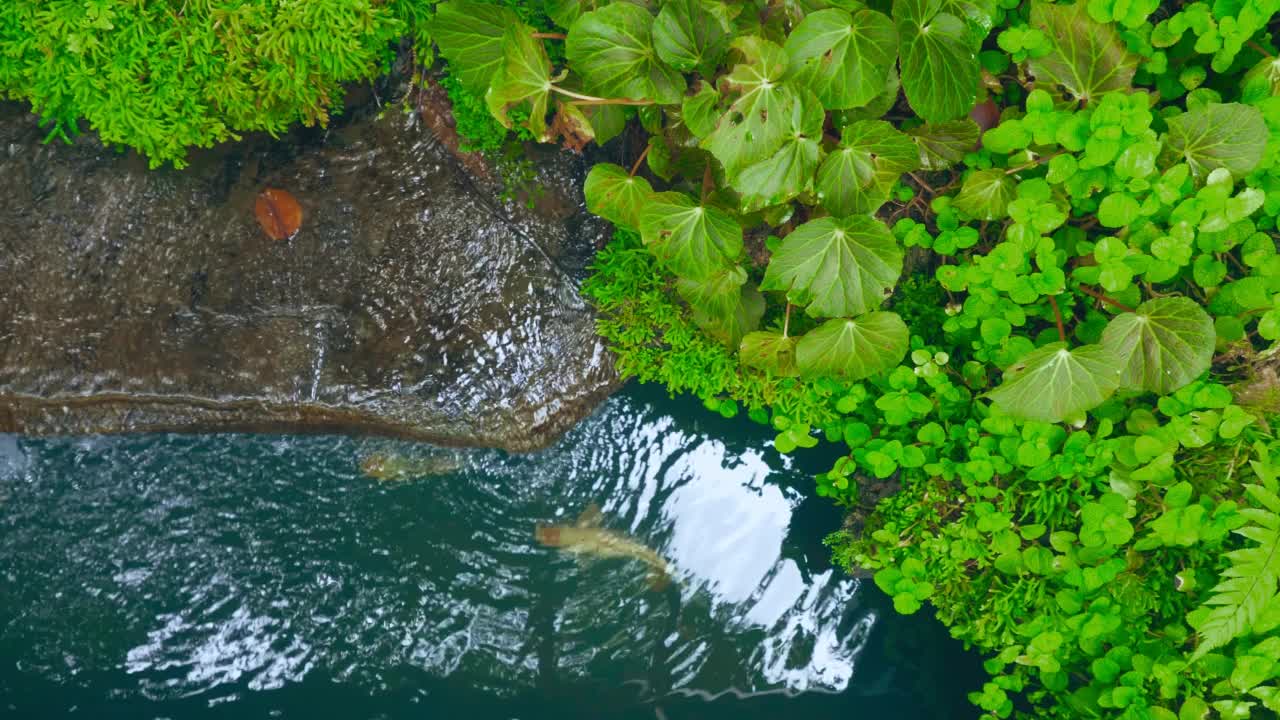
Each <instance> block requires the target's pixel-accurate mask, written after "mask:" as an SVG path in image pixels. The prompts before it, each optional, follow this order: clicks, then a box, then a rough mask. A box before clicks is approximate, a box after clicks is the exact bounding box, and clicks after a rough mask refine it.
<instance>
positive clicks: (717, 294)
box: [676, 265, 747, 317]
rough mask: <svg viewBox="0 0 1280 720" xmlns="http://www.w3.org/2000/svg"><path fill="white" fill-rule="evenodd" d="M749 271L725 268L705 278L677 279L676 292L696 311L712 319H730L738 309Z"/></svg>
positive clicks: (737, 266)
mask: <svg viewBox="0 0 1280 720" xmlns="http://www.w3.org/2000/svg"><path fill="white" fill-rule="evenodd" d="M746 282H747V271H746V270H745V269H744V268H743V267H742V266H741V265H732V266H729V267H725V268H723V269H721V270H719V271H717V272H715V273H713V274H711V275H708V276H706V277H704V278H701V279H697V280H694V279H692V278H685V277H681V278H676V292H678V293H680V297H682V298H684V299H685V302H687V303H689V305H690V306H692V307H693V309H694V310H696V311H698V312H701V313H705V314H706V315H708V316H711V317H728V316H730V315H732V314H733V313H734V312H736V311H737V309H738V303H739V302H740V300H741V298H742V286H743V285H744V284H746Z"/></svg>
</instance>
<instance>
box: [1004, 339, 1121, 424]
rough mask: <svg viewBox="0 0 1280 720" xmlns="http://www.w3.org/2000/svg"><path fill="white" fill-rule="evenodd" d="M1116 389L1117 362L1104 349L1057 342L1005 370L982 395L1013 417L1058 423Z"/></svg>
mask: <svg viewBox="0 0 1280 720" xmlns="http://www.w3.org/2000/svg"><path fill="white" fill-rule="evenodd" d="M1119 385H1120V361H1119V359H1118V358H1116V356H1115V353H1113V352H1112V351H1111V350H1110V349H1109V348H1107V347H1105V346H1103V345H1082V346H1080V347H1078V348H1076V349H1074V350H1068V349H1067V345H1066V343H1060V342H1059V343H1053V344H1050V345H1045V346H1044V347H1042V348H1038V349H1036V350H1033V351H1031V352H1030V353H1029V354H1028V355H1027V356H1026V357H1024V358H1022V359H1021V360H1019V361H1018V362H1016V363H1014V364H1013V365H1010V366H1009V367H1007V368H1005V371H1004V382H1002V383H1000V385H999V387H996V388H995V389H993V390H992V391H991V392H989V393H987V395H988V397H990V398H991V400H992V401H994V402H995V404H996V405H998V406H999V407H1000V409H1001V410H1004V411H1005V412H1006V413H1008V414H1010V415H1012V416H1014V417H1017V418H1021V419H1023V420H1040V421H1042V422H1061V421H1062V420H1065V419H1067V418H1069V417H1072V416H1074V415H1078V414H1080V413H1083V412H1085V411H1086V410H1090V409H1092V408H1095V407H1097V406H1099V405H1101V404H1102V403H1103V401H1104V400H1106V399H1107V398H1109V397H1111V394H1112V393H1114V392H1115V391H1116V388H1117V387H1119Z"/></svg>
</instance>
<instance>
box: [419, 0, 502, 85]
mask: <svg viewBox="0 0 1280 720" xmlns="http://www.w3.org/2000/svg"><path fill="white" fill-rule="evenodd" d="M519 23H520V19H519V18H518V17H516V14H515V13H513V12H511V11H510V10H508V9H507V8H505V7H502V6H501V5H490V4H489V3H482V2H470V0H449V2H443V3H440V4H439V5H437V6H436V14H435V17H433V18H432V19H431V21H430V23H429V29H430V32H431V38H432V39H433V40H435V41H436V44H437V45H439V46H440V54H441V55H444V57H445V59H447V60H448V61H449V71H450V73H452V74H453V75H454V77H456V78H458V81H459V82H461V83H462V85H463V86H464V87H466V88H467V89H469V90H471V91H473V92H476V93H484V92H485V91H486V90H488V89H489V82H490V81H491V80H492V79H493V76H494V74H495V73H496V72H497V71H498V68H499V66H501V65H502V60H503V45H502V38H503V33H504V32H505V31H506V29H507V28H509V27H511V26H514V25H519Z"/></svg>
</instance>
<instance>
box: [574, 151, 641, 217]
mask: <svg viewBox="0 0 1280 720" xmlns="http://www.w3.org/2000/svg"><path fill="white" fill-rule="evenodd" d="M582 193H583V195H585V196H586V199H587V209H588V210H590V211H591V212H593V213H595V214H596V215H599V216H600V217H602V218H604V219H605V220H608V221H609V222H611V223H613V224H614V225H622V226H624V227H629V228H632V229H633V230H639V229H640V213H641V211H642V210H644V208H645V206H646V205H648V204H649V202H650V201H651V200H652V199H653V196H654V192H653V188H652V187H651V186H650V185H649V181H648V180H645V179H644V178H642V177H632V176H631V175H630V174H628V173H627V171H626V169H625V168H622V167H619V166H617V165H613V164H610V163H599V164H597V165H593V166H592V167H591V172H589V173H587V181H586V182H585V183H584V184H583V187H582Z"/></svg>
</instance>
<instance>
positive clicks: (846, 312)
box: [760, 215, 902, 317]
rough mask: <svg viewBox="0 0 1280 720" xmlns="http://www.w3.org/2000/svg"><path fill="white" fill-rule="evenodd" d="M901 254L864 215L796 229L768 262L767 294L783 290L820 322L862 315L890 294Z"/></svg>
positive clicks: (890, 236)
mask: <svg viewBox="0 0 1280 720" xmlns="http://www.w3.org/2000/svg"><path fill="white" fill-rule="evenodd" d="M901 274H902V248H901V246H899V245H898V241H897V240H896V239H895V238H894V237H893V233H891V232H889V228H887V227H885V226H884V223H882V222H880V221H879V220H876V219H875V218H872V217H869V216H866V215H851V216H849V217H846V218H833V217H825V218H819V219H817V220H810V221H809V222H807V223H805V224H803V225H801V226H800V227H798V228H796V229H795V230H794V231H792V233H791V234H790V235H788V236H786V237H785V238H783V240H782V245H781V246H780V247H779V248H778V250H777V252H775V253H774V254H773V257H772V258H771V259H770V260H769V267H768V268H767V269H766V270H765V274H764V282H762V283H761V284H760V287H761V289H763V290H781V291H784V292H786V293H787V299H789V300H790V301H791V302H792V303H795V304H796V305H807V306H808V313H809V314H810V315H813V316H816V317H843V316H850V315H861V314H863V313H865V312H869V311H871V310H874V309H876V308H877V307H879V306H880V304H881V303H883V302H884V299H885V298H886V297H888V296H889V295H890V294H891V293H892V289H893V286H894V284H896V283H897V282H898V276H899V275H901Z"/></svg>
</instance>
